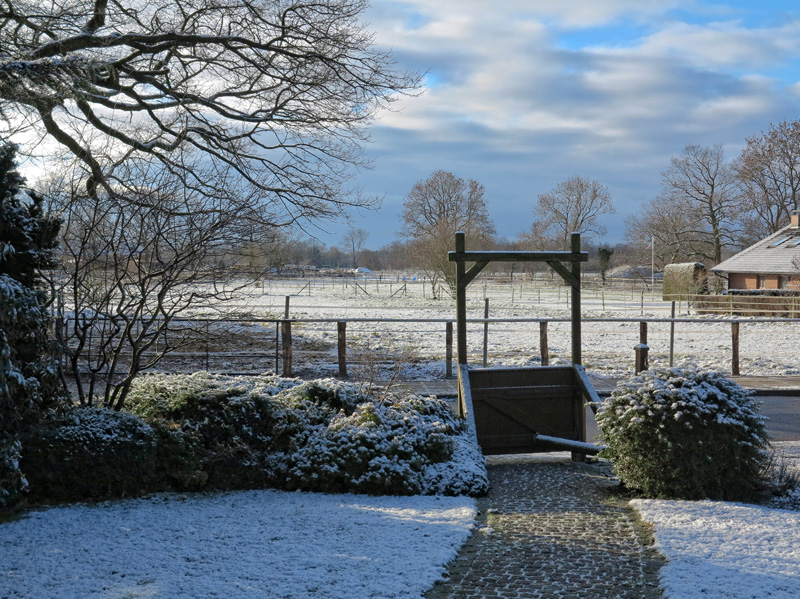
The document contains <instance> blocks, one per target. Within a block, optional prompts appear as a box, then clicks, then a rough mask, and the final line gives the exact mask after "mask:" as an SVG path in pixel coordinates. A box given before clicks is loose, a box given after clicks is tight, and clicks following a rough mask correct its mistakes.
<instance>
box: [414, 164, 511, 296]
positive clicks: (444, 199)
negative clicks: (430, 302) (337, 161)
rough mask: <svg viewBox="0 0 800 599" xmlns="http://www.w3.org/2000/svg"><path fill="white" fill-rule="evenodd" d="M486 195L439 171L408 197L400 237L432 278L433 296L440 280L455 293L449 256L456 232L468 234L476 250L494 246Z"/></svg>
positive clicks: (471, 182)
mask: <svg viewBox="0 0 800 599" xmlns="http://www.w3.org/2000/svg"><path fill="white" fill-rule="evenodd" d="M484 195H485V190H484V188H483V185H481V184H480V183H478V182H477V181H474V180H472V179H470V180H469V181H464V180H463V179H461V178H459V177H456V176H455V175H454V174H453V173H449V172H446V171H441V170H440V171H435V172H433V173H432V174H431V175H430V177H428V178H427V179H425V180H424V181H417V182H416V183H415V184H414V187H413V188H412V189H411V193H409V194H408V196H407V197H406V199H405V202H404V203H403V213H402V219H403V229H402V232H401V234H402V235H403V237H405V238H406V239H408V240H409V252H410V253H411V256H412V259H413V260H414V263H415V265H416V266H418V267H419V268H422V269H424V270H425V271H426V272H427V273H428V274H429V276H430V277H431V280H432V281H433V288H434V293H436V287H437V286H438V283H439V282H440V281H444V282H445V283H446V284H447V285H448V287H449V288H450V290H451V291H453V292H455V284H456V281H455V275H456V271H455V265H454V264H453V263H451V262H449V261H448V259H447V253H448V252H449V251H451V250H453V249H454V247H455V246H454V243H455V234H456V232H458V231H463V232H464V233H466V239H467V244H468V245H471V246H472V247H473V248H477V249H487V245H489V244H491V242H492V240H493V238H494V234H495V228H494V223H493V222H492V219H491V218H490V217H489V212H488V210H487V208H486V200H485V199H484Z"/></svg>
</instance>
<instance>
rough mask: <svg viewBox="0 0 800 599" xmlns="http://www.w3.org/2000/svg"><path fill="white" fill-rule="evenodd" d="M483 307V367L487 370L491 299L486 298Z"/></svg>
mask: <svg viewBox="0 0 800 599" xmlns="http://www.w3.org/2000/svg"><path fill="white" fill-rule="evenodd" d="M483 301H484V305H483V367H484V368H486V365H487V362H488V359H489V323H488V322H486V321H487V320H488V319H489V298H488V297H487V298H484V300H483Z"/></svg>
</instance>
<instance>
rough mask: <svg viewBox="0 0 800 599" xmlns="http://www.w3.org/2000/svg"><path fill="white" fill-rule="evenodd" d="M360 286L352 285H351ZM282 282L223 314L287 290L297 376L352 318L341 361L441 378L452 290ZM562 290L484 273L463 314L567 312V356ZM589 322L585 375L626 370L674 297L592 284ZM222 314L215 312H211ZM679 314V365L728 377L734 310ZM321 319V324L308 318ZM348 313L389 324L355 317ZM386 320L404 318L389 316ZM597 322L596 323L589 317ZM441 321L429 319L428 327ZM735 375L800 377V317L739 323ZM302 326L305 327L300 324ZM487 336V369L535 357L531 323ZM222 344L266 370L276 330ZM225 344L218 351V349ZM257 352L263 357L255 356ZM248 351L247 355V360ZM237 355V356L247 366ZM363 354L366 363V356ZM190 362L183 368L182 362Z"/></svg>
mask: <svg viewBox="0 0 800 599" xmlns="http://www.w3.org/2000/svg"><path fill="white" fill-rule="evenodd" d="M355 283H357V284H358V285H356V284H355ZM355 283H354V282H353V281H352V280H349V281H348V280H335V279H330V280H325V279H312V280H311V281H306V280H281V281H268V282H264V283H263V284H260V285H258V286H256V285H252V284H251V285H248V286H246V287H244V288H243V289H242V291H241V292H240V293H239V294H238V299H237V300H236V301H234V302H232V303H230V304H226V305H225V306H221V307H220V309H221V310H222V311H223V313H228V314H234V313H235V314H237V315H242V314H248V315H250V316H252V317H261V318H282V317H283V316H284V311H285V307H286V298H287V297H289V315H290V317H291V318H294V319H298V320H299V321H301V322H295V323H294V325H293V330H292V336H293V344H294V365H295V370H296V371H297V372H299V373H300V374H301V375H302V376H316V375H320V376H331V375H335V374H336V373H337V371H338V366H337V354H336V342H337V329H336V322H335V321H336V320H350V322H348V325H347V337H348V361H349V362H350V363H355V364H356V366H358V363H359V362H364V361H365V356H368V355H369V356H373V358H372V360H371V361H372V363H373V366H374V365H375V364H376V363H377V364H378V365H379V366H381V367H383V371H382V372H381V373H380V375H379V376H380V377H384V376H386V371H387V370H388V369H390V367H391V364H392V362H393V361H396V360H397V358H398V357H400V358H401V359H400V361H401V362H402V372H401V373H400V374H401V376H402V377H403V378H405V379H419V380H425V379H427V380H432V379H439V378H443V377H444V374H445V323H444V322H443V320H454V319H455V302H454V300H452V299H451V298H450V297H449V296H447V295H445V297H444V299H436V300H435V299H432V298H431V293H430V286H429V285H427V284H423V283H420V282H411V281H410V280H407V281H405V282H403V281H402V280H400V281H395V282H386V281H384V282H378V281H376V280H367V279H363V280H356V281H355ZM568 298H569V293H568V291H567V289H566V288H564V287H562V286H557V285H554V284H552V283H551V282H549V281H541V280H537V281H535V282H531V281H525V282H522V281H521V278H520V281H519V282H517V283H515V284H514V285H513V286H511V285H509V284H499V283H496V282H487V283H482V282H481V279H480V278H479V279H478V280H477V282H476V283H474V284H473V286H472V287H471V288H470V293H469V295H468V317H469V318H471V319H478V318H483V314H484V308H485V299H488V300H489V316H490V318H492V319H562V320H561V321H560V322H550V323H549V324H548V340H549V347H550V354H551V363H552V364H557V363H559V362H562V361H564V362H566V361H568V360H569V359H570V323H569V322H568V321H569V316H570V311H569V301H568ZM582 313H583V316H584V319H585V320H584V322H583V325H582V329H583V335H582V342H583V362H584V365H585V366H586V368H587V371H588V372H589V374H590V376H593V377H596V378H604V377H607V378H619V377H624V376H628V375H630V374H632V371H633V358H634V352H633V347H634V345H636V344H637V343H638V342H639V323H638V320H639V319H650V320H652V319H664V318H668V317H669V316H670V303H669V302H665V301H662V300H661V298H660V293H658V292H655V293H651V292H649V291H644V292H643V291H641V290H639V289H634V288H626V287H619V288H614V287H612V288H607V289H600V288H596V287H590V288H587V289H585V290H584V292H583V298H582ZM219 316H220V313H219V312H215V314H214V317H219ZM676 316H678V317H680V318H690V319H692V322H678V323H676V325H675V344H674V356H675V362H676V363H681V362H682V361H692V362H694V363H696V364H697V365H699V366H703V367H710V368H715V369H719V370H721V371H723V372H730V368H731V325H730V322H729V320H730V317H729V316H724V315H723V316H707V315H706V316H698V315H696V314H695V313H694V311H693V310H689V309H687V306H686V305H685V304H679V305H678V314H677V315H676ZM314 319H324V320H326V322H308V321H309V320H314ZM352 319H385V320H386V321H385V322H358V321H353V320H352ZM389 319H399V320H404V322H396V321H394V322H392V321H389ZM593 319H603V320H602V321H595V320H593ZM431 320H436V322H431ZM739 320H741V321H742V324H741V325H740V326H741V330H740V364H741V365H740V370H741V374H743V375H774V374H800V351H798V349H797V337H798V333H800V321H794V322H756V321H754V319H748V318H739ZM303 321H305V322H303ZM488 330H489V332H488V364H489V365H519V366H525V365H534V364H538V363H539V324H538V323H537V322H493V323H491V324H490V325H489V329H488ZM230 331H231V333H232V334H230V333H226V335H227V337H226V338H228V339H247V340H248V341H249V345H248V349H246V350H245V351H244V352H242V351H239V352H238V353H239V354H240V355H239V356H238V357H233V356H229V357H228V358H227V359H226V357H225V355H218V356H216V357H215V358H213V359H212V364H211V368H212V370H221V371H243V370H253V371H256V372H257V371H259V370H262V371H263V370H267V369H271V368H273V367H274V334H275V332H274V331H275V325H274V324H272V323H262V324H257V323H254V324H237V325H233V327H232V329H230ZM669 338H670V325H669V323H667V322H650V324H649V330H648V344H649V346H650V363H651V364H652V365H656V366H660V365H668V359H669V344H670V342H669ZM468 341H469V360H470V362H471V363H474V364H478V363H481V362H482V353H483V347H482V346H483V324H482V323H472V324H470V326H469V331H468ZM223 349H224V348H223ZM258 351H261V352H262V354H261V357H254V356H255V355H256V353H257V352H258ZM242 354H243V355H242ZM242 360H244V363H243V362H242ZM367 361H370V360H369V359H368V358H367ZM187 366H188V364H187Z"/></svg>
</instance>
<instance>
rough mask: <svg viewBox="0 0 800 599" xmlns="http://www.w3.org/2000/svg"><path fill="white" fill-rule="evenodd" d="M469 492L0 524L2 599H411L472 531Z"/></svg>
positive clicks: (271, 498) (261, 502)
mask: <svg viewBox="0 0 800 599" xmlns="http://www.w3.org/2000/svg"><path fill="white" fill-rule="evenodd" d="M474 517H475V502H474V500H472V499H469V498H464V497H367V496H363V495H322V494H312V493H285V492H277V491H246V492H237V493H223V494H214V495H211V494H209V495H196V496H181V495H163V496H155V497H152V498H147V499H136V500H128V501H119V502H113V503H103V504H99V505H96V506H86V505H76V506H70V507H58V508H51V509H47V510H43V511H38V512H32V513H30V514H28V515H27V516H25V517H24V518H23V519H21V520H18V521H15V522H8V523H4V524H0V597H2V598H3V599H12V598H13V599H95V598H96V599H101V598H102V599H135V598H164V599H166V598H169V599H209V598H214V597H217V598H220V599H234V598H235V599H247V598H250V597H252V598H256V597H257V598H258V599H306V598H310V597H324V598H325V599H368V598H372V599H377V598H387V599H388V598H396V599H418V598H419V597H421V596H422V594H423V593H424V592H425V591H426V590H427V589H428V588H430V587H431V586H432V585H433V584H434V582H435V581H436V580H437V579H439V578H441V577H442V575H443V574H444V572H445V565H446V564H447V562H448V561H450V560H451V559H453V558H454V557H455V556H456V553H457V551H458V548H459V547H460V545H461V544H462V543H463V542H464V541H465V540H466V538H467V537H468V536H469V533H470V530H471V528H472V526H473V522H474Z"/></svg>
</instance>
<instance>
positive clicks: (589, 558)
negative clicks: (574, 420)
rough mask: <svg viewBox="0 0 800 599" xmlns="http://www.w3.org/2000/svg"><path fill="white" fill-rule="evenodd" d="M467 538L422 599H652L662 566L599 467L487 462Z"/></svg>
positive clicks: (554, 461)
mask: <svg viewBox="0 0 800 599" xmlns="http://www.w3.org/2000/svg"><path fill="white" fill-rule="evenodd" d="M487 464H488V468H489V478H490V481H491V492H490V495H489V497H487V498H484V499H481V500H480V501H479V502H478V509H479V510H480V513H479V517H478V518H479V522H478V528H477V530H476V532H475V533H474V534H473V535H472V536H471V537H470V539H469V540H468V541H467V543H466V544H465V545H464V546H463V547H462V549H461V552H460V553H459V555H458V557H457V558H456V559H455V560H454V561H453V562H451V563H450V565H449V568H448V573H449V579H448V580H446V581H441V582H439V583H437V585H436V586H434V588H433V589H431V591H429V592H428V594H427V595H426V599H451V598H452V599H455V598H458V599H471V598H476V599H477V598H480V599H484V598H501V599H505V598H508V599H512V598H513V599H534V598H539V597H541V598H546V599H560V598H565V599H566V598H570V599H571V598H575V599H578V598H580V599H601V598H602V599H607V598H608V599H610V598H619V599H656V598H659V597H661V596H662V595H661V591H660V589H659V587H658V569H659V568H660V566H661V565H662V563H663V558H661V557H660V556H659V555H658V553H657V552H656V551H655V550H653V549H652V548H651V547H649V546H648V543H649V541H650V536H649V532H648V530H647V528H646V526H645V525H643V524H642V523H641V522H639V521H638V520H637V519H636V515H635V512H633V511H632V510H631V509H630V508H628V507H627V502H626V501H625V500H617V499H616V498H615V497H614V495H613V493H611V492H610V488H611V487H613V486H615V482H614V480H613V479H611V477H610V470H609V467H608V465H607V464H604V463H598V464H577V463H572V462H570V461H569V459H568V458H564V459H561V458H553V457H542V456H503V457H499V458H492V457H490V458H487Z"/></svg>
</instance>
